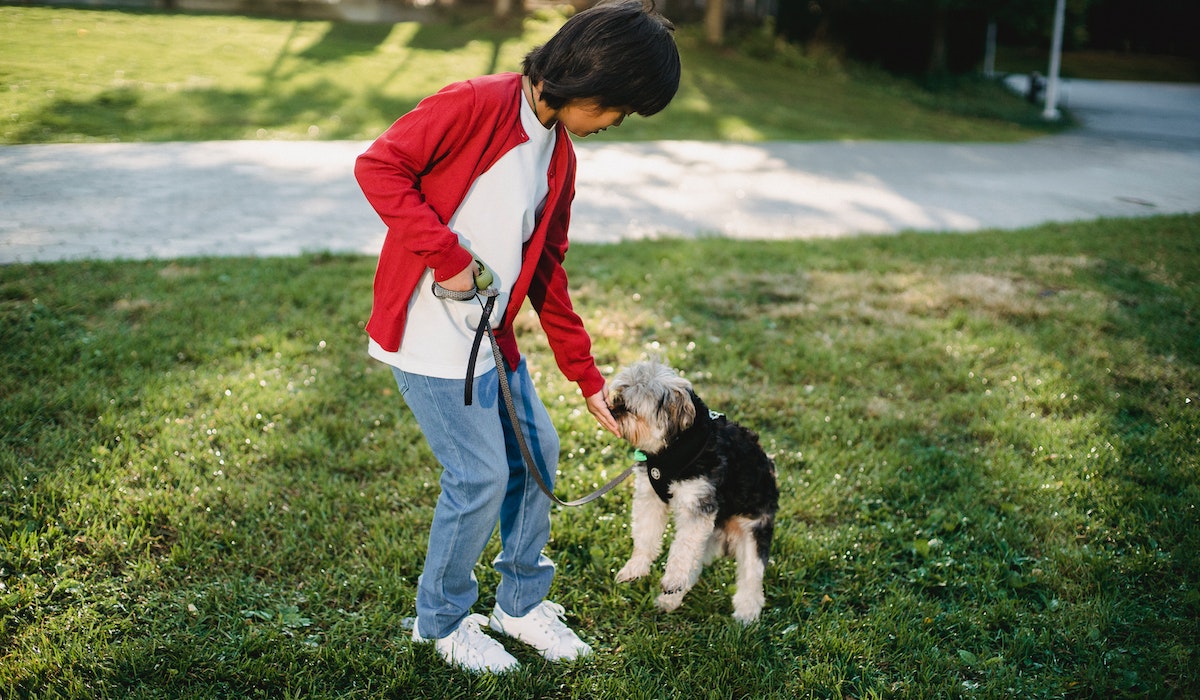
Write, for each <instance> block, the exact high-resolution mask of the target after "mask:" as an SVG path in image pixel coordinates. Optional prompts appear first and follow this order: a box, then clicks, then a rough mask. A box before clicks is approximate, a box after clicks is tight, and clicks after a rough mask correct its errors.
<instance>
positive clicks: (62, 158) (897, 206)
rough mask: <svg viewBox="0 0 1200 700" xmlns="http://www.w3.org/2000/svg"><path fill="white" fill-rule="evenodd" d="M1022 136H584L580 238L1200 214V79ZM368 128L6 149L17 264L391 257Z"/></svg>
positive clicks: (1102, 99)
mask: <svg viewBox="0 0 1200 700" xmlns="http://www.w3.org/2000/svg"><path fill="white" fill-rule="evenodd" d="M1063 96H1064V100H1065V105H1066V106H1067V107H1069V108H1070V109H1072V110H1073V111H1074V113H1075V114H1076V115H1077V116H1078V117H1080V118H1081V119H1082V120H1083V122H1084V128H1083V129H1080V130H1079V131H1077V132H1073V133H1071V134H1068V135H1065V136H1055V137H1048V138H1041V139H1037V140H1034V141H1031V142H1027V143H1022V144H942V143H879V142H821V143H782V142H775V143H763V144H731V143H703V142H690V141H659V142H650V143H605V142H602V141H591V140H589V141H582V142H579V143H578V144H577V151H578V153H579V173H578V187H577V190H578V194H577V196H576V203H575V209H574V216H573V224H572V238H573V240H577V241H596V242H611V241H618V240H622V239H629V238H640V237H648V236H662V235H673V236H701V235H723V236H728V237H731V238H747V239H750V238H756V239H772V238H775V239H778V238H818V237H831V236H845V235H852V234H858V233H889V232H897V231H902V230H906V229H918V230H933V231H972V230H977V229H981V228H1015V227H1022V226H1029V225H1034V224H1038V223H1042V222H1046V221H1070V220H1081V219H1094V218H1097V217H1113V216H1140V215H1151V214H1160V213H1177V212H1197V211H1200V86H1197V85H1175V84H1165V85H1163V84H1157V85H1156V84H1139V83H1111V82H1097V81H1071V82H1069V83H1067V84H1066V85H1065V87H1064V91H1063ZM365 147H366V143H365V142H272V141H228V142H204V143H167V144H81V145H45V146H8V147H0V263H6V262H31V261H40V260H60V259H80V258H170V257H179V256H191V255H263V256H269V255H291V254H295V253H298V252H303V251H323V250H330V251H339V252H342V251H351V252H359V253H366V254H375V253H377V252H378V250H379V246H380V243H381V241H382V236H383V227H382V224H381V223H380V222H379V220H378V218H377V217H376V216H375V214H374V212H373V211H371V209H370V207H369V206H368V205H367V203H366V201H365V200H364V199H363V197H362V195H361V194H360V193H359V191H358V188H357V186H356V185H355V183H354V179H353V175H352V167H353V162H354V158H355V156H356V155H358V154H359V153H360V152H362V150H363V149H364V148H365Z"/></svg>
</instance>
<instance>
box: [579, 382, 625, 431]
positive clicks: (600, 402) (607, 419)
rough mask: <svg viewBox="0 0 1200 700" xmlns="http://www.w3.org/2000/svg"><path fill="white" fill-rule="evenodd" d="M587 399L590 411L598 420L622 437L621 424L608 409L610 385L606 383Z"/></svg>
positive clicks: (605, 427) (607, 428)
mask: <svg viewBox="0 0 1200 700" xmlns="http://www.w3.org/2000/svg"><path fill="white" fill-rule="evenodd" d="M585 400H586V401H587V407H588V412H589V413H591V414H592V415H593V416H595V417H596V421H597V422H599V423H600V425H602V426H603V427H604V429H605V430H607V431H608V432H610V433H612V434H613V435H616V436H617V437H621V426H620V425H617V419H616V418H613V415H612V412H611V411H609V410H608V385H607V384H606V385H604V387H603V388H602V389H600V391H598V392H596V393H595V394H592V395H591V396H589V397H587V398H586V399H585Z"/></svg>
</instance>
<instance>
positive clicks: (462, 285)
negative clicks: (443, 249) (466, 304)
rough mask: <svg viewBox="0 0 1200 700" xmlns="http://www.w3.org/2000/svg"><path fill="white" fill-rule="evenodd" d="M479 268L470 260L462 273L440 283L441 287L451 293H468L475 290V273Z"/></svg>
mask: <svg viewBox="0 0 1200 700" xmlns="http://www.w3.org/2000/svg"><path fill="white" fill-rule="evenodd" d="M478 269H479V266H478V265H476V264H475V261H474V260H472V261H471V264H470V265H467V266H466V267H464V268H463V270H462V272H460V273H458V274H457V275H455V276H453V277H451V278H449V279H447V280H446V281H445V282H442V283H441V285H442V286H443V287H445V288H446V289H449V290H450V291H452V292H469V291H471V290H473V289H475V272H476V271H477V270H478Z"/></svg>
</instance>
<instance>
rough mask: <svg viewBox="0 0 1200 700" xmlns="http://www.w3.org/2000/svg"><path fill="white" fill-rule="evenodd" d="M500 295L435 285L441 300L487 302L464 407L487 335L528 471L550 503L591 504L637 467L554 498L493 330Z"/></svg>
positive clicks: (474, 344)
mask: <svg viewBox="0 0 1200 700" xmlns="http://www.w3.org/2000/svg"><path fill="white" fill-rule="evenodd" d="M499 294H500V292H498V291H496V289H495V288H494V287H488V288H487V289H478V290H476V289H473V290H469V291H465V292H456V291H454V290H452V289H446V288H445V287H443V286H442V285H440V284H438V283H437V282H434V283H433V295H434V296H435V297H438V298H439V299H452V300H454V301H470V300H471V299H479V298H480V297H483V298H485V299H486V301H480V302H479V304H480V306H482V307H483V316H482V317H481V318H480V319H479V325H478V326H476V328H475V340H474V341H473V342H472V343H471V359H470V360H469V361H468V363H467V377H466V387H465V388H464V389H463V405H466V406H470V405H471V387H472V386H473V385H474V384H475V357H476V355H478V354H479V344H480V342H482V340H483V335H484V333H486V334H487V337H488V340H489V341H491V345H492V358H493V359H495V361H496V375H497V376H498V377H499V378H500V393H501V395H503V396H504V406H505V408H506V409H507V410H508V420H509V422H511V423H512V426H513V432H514V433H516V435H517V445H519V446H520V448H521V457H522V458H523V459H524V460H525V468H526V469H527V470H529V471H530V472H532V473H533V479H534V481H536V482H537V485H538V488H540V489H541V490H542V493H544V494H546V496H547V497H549V499H550V500H551V501H553V502H555V503H557V504H558V505H560V506H566V507H568V508H574V507H576V506H582V505H586V504H588V503H591V502H592V501H594V500H596V499H598V498H600V497H601V496H603V495H605V494H606V493H608V492H609V491H612V490H613V489H614V488H616V486H617V484H619V483H621V482H622V481H624V480H625V479H626V478H628V477H629V475H630V474H632V473H633V470H634V468H635V467H636V466H637V464H631V465H630V466H629V468H628V469H626V470H625V471H623V472H621V473H620V474H618V475H617V476H616V477H614V478H613V479H611V480H609V482H608V483H606V484H604V485H603V486H601V487H600V488H598V489H596V490H595V491H593V492H592V493H589V494H588V495H586V496H584V497H583V498H577V499H575V500H573V501H564V500H562V499H561V498H559V497H558V496H556V495H554V491H553V490H552V489H551V488H550V487H549V486H547V485H546V480H545V479H543V478H542V471H541V470H540V469H538V466H537V462H536V461H535V460H534V459H533V454H532V453H531V452H530V451H529V446H528V445H527V444H526V443H525V433H524V431H522V430H521V421H520V417H519V416H518V415H517V407H516V405H515V404H514V403H513V398H512V389H511V388H510V387H509V385H508V367H507V365H505V363H504V355H503V354H502V353H501V352H500V344H499V343H497V342H496V334H495V333H494V332H493V331H492V324H491V316H492V309H493V308H494V307H495V305H496V297H497V296H498V295H499Z"/></svg>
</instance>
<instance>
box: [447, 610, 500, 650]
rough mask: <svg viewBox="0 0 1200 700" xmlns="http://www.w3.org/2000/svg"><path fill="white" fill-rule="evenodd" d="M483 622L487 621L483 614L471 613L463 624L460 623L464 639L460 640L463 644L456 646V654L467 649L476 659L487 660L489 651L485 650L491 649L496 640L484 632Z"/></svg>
mask: <svg viewBox="0 0 1200 700" xmlns="http://www.w3.org/2000/svg"><path fill="white" fill-rule="evenodd" d="M483 622H486V619H485V618H484V617H483V616H482V615H470V616H468V617H467V618H466V619H465V620H463V621H462V624H460V625H459V629H460V630H461V632H462V639H461V640H460V641H461V644H458V645H456V646H455V654H456V655H457V654H458V653H460V652H462V651H465V652H467V654H468V655H469V656H471V657H474V658H473V660H475V661H487V653H486V652H485V651H484V650H485V649H486V650H490V649H491V648H492V644H494V643H495V642H494V640H493V639H492V638H491V637H489V636H487V635H486V634H484V633H483V629H481V626H482V624H483Z"/></svg>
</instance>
